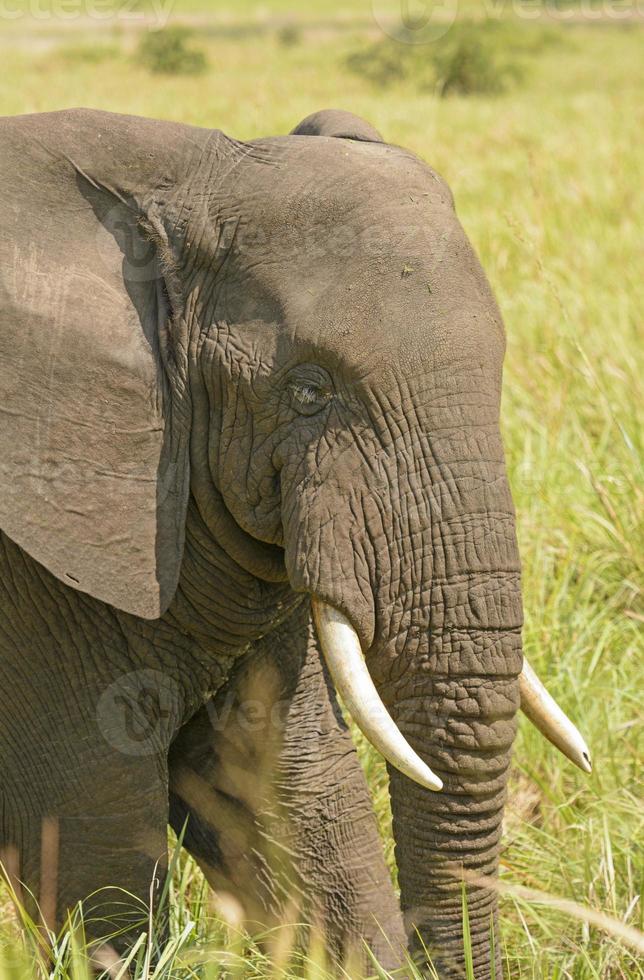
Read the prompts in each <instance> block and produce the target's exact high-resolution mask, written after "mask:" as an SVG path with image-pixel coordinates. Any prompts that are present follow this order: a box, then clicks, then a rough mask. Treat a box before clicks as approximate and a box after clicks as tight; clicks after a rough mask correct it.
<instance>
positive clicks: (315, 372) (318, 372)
mask: <svg viewBox="0 0 644 980" xmlns="http://www.w3.org/2000/svg"><path fill="white" fill-rule="evenodd" d="M288 392H289V399H290V403H291V406H292V407H293V408H294V409H295V411H296V412H298V413H299V414H300V415H315V414H316V412H319V411H321V410H322V409H323V408H324V407H325V405H328V403H329V401H330V400H331V398H332V397H333V384H332V382H331V378H330V377H329V375H328V374H327V372H326V371H323V370H322V369H321V368H317V367H316V368H314V369H311V368H309V370H308V371H305V370H302V369H299V370H297V371H296V372H294V373H293V374H292V375H291V377H290V378H289V381H288Z"/></svg>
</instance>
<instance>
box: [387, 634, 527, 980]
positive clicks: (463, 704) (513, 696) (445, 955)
mask: <svg viewBox="0 0 644 980" xmlns="http://www.w3.org/2000/svg"><path fill="white" fill-rule="evenodd" d="M410 664H411V668H410V669H411V672H412V673H413V674H414V675H415V682H414V684H413V691H408V692H405V693H403V694H402V695H401V696H400V697H396V696H395V697H394V701H393V703H392V704H391V708H390V710H391V714H392V716H393V718H394V720H395V721H396V724H397V725H398V728H399V729H400V731H401V733H402V734H403V735H404V737H405V738H406V739H407V741H408V742H409V744H410V745H411V746H412V748H413V749H414V750H415V751H416V752H417V753H418V754H419V755H420V757H421V758H422V759H423V760H424V761H425V762H426V763H427V764H428V765H429V766H430V767H431V769H432V770H433V771H434V772H435V773H436V774H437V775H438V776H439V777H440V779H441V780H442V781H443V789H442V791H441V792H439V793H431V792H428V791H427V790H426V789H425V788H423V787H422V786H420V785H418V784H417V783H415V782H411V781H410V780H409V779H407V778H405V777H404V776H403V775H401V774H400V772H399V771H397V770H395V769H394V768H393V767H391V766H390V769H389V772H390V791H391V801H392V811H393V820H394V837H395V840H396V859H397V863H398V869H399V880H400V888H401V903H402V910H403V914H404V916H405V921H406V925H407V930H408V934H409V935H410V942H411V948H412V950H418V951H422V947H423V946H425V947H426V948H427V949H428V950H429V952H430V954H431V956H432V961H433V962H434V964H435V966H436V967H437V969H438V971H439V975H440V977H441V980H447V978H452V977H454V978H456V977H458V978H462V977H464V976H465V975H466V973H465V963H466V956H467V955H468V954H467V953H466V952H464V928H463V922H464V898H465V901H466V910H467V919H468V922H469V931H470V936H471V956H472V963H473V967H474V976H475V977H476V980H488V978H496V977H497V976H498V977H500V976H501V967H500V961H499V960H498V956H499V953H498V950H499V945H500V944H499V943H498V941H497V942H496V944H495V947H494V948H495V949H496V954H494V953H492V952H491V942H490V939H491V930H494V934H495V935H497V932H496V916H497V901H496V894H495V892H494V890H493V889H490V888H488V887H485V886H484V885H481V884H479V883H477V881H476V878H477V877H478V876H483V877H485V878H488V877H494V876H495V875H496V874H497V870H498V860H499V843H500V837H501V825H502V818H503V806H504V801H505V792H506V783H507V776H508V769H509V765H510V755H511V746H512V741H513V739H514V735H515V731H516V712H517V709H518V707H519V683H518V671H519V670H520V666H521V639H520V631H519V629H517V628H509V629H507V630H504V629H501V628H498V629H496V630H494V631H492V630H481V631H473V630H470V631H465V632H463V634H462V635H459V634H458V632H453V631H448V632H442V633H440V634H437V635H431V636H430V637H429V643H428V645H427V648H426V649H425V650H423V651H422V652H420V653H418V654H416V655H415V656H414V657H412V659H411V661H410ZM430 665H431V666H430ZM421 678H422V679H421ZM493 958H495V959H496V961H497V962H496V963H493Z"/></svg>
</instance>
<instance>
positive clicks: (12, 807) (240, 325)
mask: <svg viewBox="0 0 644 980" xmlns="http://www.w3.org/2000/svg"><path fill="white" fill-rule="evenodd" d="M0 136H1V143H0V168H1V174H2V188H3V190H2V198H1V201H0V228H1V234H0V249H1V255H2V262H1V265H0V321H1V331H0V384H1V403H0V410H1V412H2V432H1V448H0V459H1V460H2V475H1V493H0V527H1V528H2V532H1V533H0V577H1V581H2V598H1V601H0V678H1V684H0V772H1V783H0V799H1V808H0V814H1V821H2V823H1V826H0V843H1V846H2V848H3V853H4V855H5V861H6V862H7V863H8V864H9V865H10V866H11V868H12V869H13V873H14V876H15V879H16V880H18V879H19V880H20V881H22V882H23V883H25V884H26V885H27V886H28V887H29V888H30V889H31V890H32V891H33V893H34V895H35V896H36V897H40V900H41V905H42V915H43V917H44V918H45V919H46V921H48V922H49V924H50V925H52V924H54V923H56V922H60V921H61V915H62V913H63V911H64V909H65V908H67V907H69V906H70V905H72V904H73V903H75V902H76V901H77V900H79V899H82V898H83V897H85V896H87V895H88V894H90V893H92V892H95V891H96V890H97V889H103V891H102V892H101V896H102V897H101V901H102V902H103V903H104V904H103V905H102V906H101V908H102V910H103V911H104V912H105V910H106V909H107V910H108V911H109V912H110V914H111V915H114V916H116V915H117V913H118V909H119V908H120V907H121V906H119V905H118V900H117V898H116V897H115V896H114V895H113V894H112V892H111V891H110V889H111V888H114V887H119V888H126V889H128V891H129V892H130V893H131V894H132V895H134V896H136V897H138V898H139V899H140V901H141V903H142V905H145V903H146V901H147V899H148V895H149V894H150V882H151V880H152V878H153V875H154V873H155V868H157V876H158V867H160V868H161V870H163V868H164V866H165V865H164V861H165V854H166V828H167V824H168V822H171V823H172V825H173V826H174V827H175V829H176V830H177V831H178V832H179V831H182V830H183V829H185V838H184V843H185V846H187V847H188V848H189V849H190V850H191V851H192V852H193V853H194V854H195V855H196V857H197V858H198V860H199V861H200V863H201V865H202V867H203V868H204V870H205V873H206V875H207V877H208V879H209V881H210V882H211V883H212V884H213V885H214V887H215V888H217V889H219V890H220V891H228V892H232V893H233V894H235V895H237V896H238V897H239V899H240V901H241V904H242V906H243V908H244V910H245V914H246V916H247V919H248V921H249V922H251V923H254V922H258V923H260V924H266V923H267V922H268V923H271V922H274V921H277V920H279V918H280V916H281V915H284V914H286V913H285V909H286V908H287V906H288V905H289V903H293V902H295V903H296V904H297V905H298V914H301V915H303V916H304V915H306V916H308V919H309V921H317V922H319V923H322V924H323V927H324V928H325V929H326V932H327V935H328V939H329V944H330V946H331V948H332V949H333V950H334V951H335V953H336V955H337V956H338V957H342V956H345V955H346V952H347V949H348V948H349V947H350V946H351V944H352V943H355V942H357V941H359V940H360V939H361V938H363V939H366V941H367V942H368V943H370V944H371V946H372V947H373V948H374V949H375V951H376V953H377V954H378V955H379V956H380V957H381V958H382V960H383V963H384V964H385V965H388V966H391V965H394V964H395V963H397V962H399V960H400V957H401V948H402V946H403V945H405V944H407V942H409V945H410V948H411V950H412V952H414V953H416V954H418V953H419V951H421V950H422V947H423V945H425V946H426V947H427V948H428V949H429V950H430V951H431V952H432V954H433V956H434V958H435V962H436V964H437V965H438V968H439V971H440V973H441V976H442V977H457V976H461V975H462V972H463V940H462V887H463V886H462V879H463V872H464V871H465V872H467V874H466V875H465V877H466V879H467V880H466V886H465V887H466V889H467V898H468V907H469V921H470V929H471V934H472V953H473V961H474V968H475V974H476V977H477V978H478V980H482V978H487V977H495V976H499V975H500V965H499V963H498V962H497V963H495V964H491V963H490V922H491V920H492V921H494V922H495V921H496V900H495V894H494V889H493V888H490V887H489V881H483V880H479V881H477V880H476V876H481V877H482V878H487V877H488V876H494V875H495V873H496V870H497V864H498V850H499V836H500V829H501V819H502V812H503V804H504V794H505V786H506V779H507V774H508V767H509V763H510V751H511V746H512V741H513V738H514V734H515V728H516V713H517V709H518V708H519V706H520V705H521V706H522V707H523V708H524V710H525V711H526V712H527V713H528V715H529V716H530V717H531V718H532V720H533V721H534V722H535V723H536V724H537V725H538V726H539V727H540V728H541V729H542V730H543V732H544V733H545V734H546V735H547V736H548V737H549V738H550V739H551V740H552V741H553V742H554V743H555V744H556V745H558V746H559V748H561V749H562V750H563V751H564V752H565V753H566V754H567V755H568V756H569V757H570V758H571V759H573V760H574V761H576V762H577V763H578V764H579V765H580V766H581V768H583V769H585V770H589V769H590V763H589V757H588V750H587V749H586V747H585V745H584V743H583V740H582V739H581V736H580V735H579V734H578V732H577V731H576V729H575V728H574V726H573V725H572V723H571V722H569V721H568V719H566V717H565V716H564V715H563V714H562V713H561V711H560V709H559V708H558V707H557V705H556V704H555V703H554V702H553V701H552V699H551V698H550V696H549V695H548V694H547V693H546V692H545V689H544V688H543V687H542V686H541V684H540V682H539V681H538V680H537V678H536V677H535V676H534V674H533V673H532V671H531V670H530V668H529V667H528V665H527V664H524V663H523V659H522V650H521V625H522V605H521V592H520V567H519V556H518V552H517V543H516V538H515V523H514V515H513V506H512V501H511V497H510V491H509V488H508V481H507V478H506V473H505V468H504V457H503V449H502V444H501V439H500V433H499V403H500V390H501V371H502V361H503V355H504V332H503V326H502V322H501V318H500V315H499V312H498V309H497V306H496V304H495V301H494V299H493V296H492V294H491V291H490V288H489V286H488V284H487V282H486V279H485V276H484V274H483V272H482V270H481V268H480V266H479V264H478V261H477V259H476V258H475V256H474V254H473V251H472V248H471V247H470V245H469V243H468V241H467V239H466V237H465V234H464V232H463V230H462V228H461V226H460V225H459V223H458V220H457V218H456V216H455V212H454V206H453V201H452V196H451V194H450V191H449V189H448V187H447V186H446V184H445V182H444V181H443V180H442V179H441V178H440V177H439V176H438V175H437V174H436V173H435V172H434V171H433V170H431V169H430V168H429V167H428V166H427V165H426V164H425V163H423V162H422V161H420V160H419V159H417V158H416V157H415V156H414V155H412V154H411V153H409V152H407V151H405V150H404V149H400V148H399V147H396V146H392V145H388V144H386V143H385V142H384V141H383V140H382V139H381V137H380V136H379V134H378V133H377V132H376V131H375V130H374V129H373V128H372V127H371V126H369V125H368V124H367V123H365V122H363V121H362V120H359V119H356V118H355V117H353V116H351V115H350V114H348V113H335V112H331V111H329V112H322V113H316V114H315V115H314V116H312V117H309V118H308V119H307V120H305V121H304V122H303V123H301V124H300V126H299V127H298V128H297V129H296V130H294V131H293V133H291V134H289V135H288V136H279V137H273V138H266V139H257V140H252V141H249V142H245V143H244V142H238V141H236V140H233V139H230V138H228V137H227V136H225V135H224V134H223V133H221V132H220V131H217V130H208V129H200V128H195V127H191V126H187V125H179V124H176V123H170V122H159V121H152V120H148V119H139V118H132V117H126V116H121V115H113V114H110V113H104V112H97V111H89V110H73V111H71V110H70V111H63V112H58V113H51V114H38V115H32V116H24V117H15V118H4V119H2V120H0ZM318 644H319V647H320V649H321V651H322V653H323V655H324V656H323V658H321V656H320V654H319V651H318ZM336 692H337V693H338V694H339V695H340V696H341V697H342V698H343V699H344V701H345V704H346V705H347V707H348V708H349V710H350V712H351V713H352V715H353V719H354V721H355V723H356V725H357V726H358V728H360V729H361V730H362V732H363V733H364V734H365V736H366V738H367V739H368V740H369V741H371V742H372V743H373V745H375V746H376V748H377V749H378V750H379V751H380V752H381V753H382V754H383V755H384V757H385V758H386V759H387V761H388V767H389V777H390V793H391V802H392V810H393V821H394V824H393V826H394V836H395V841H396V858H397V863H398V869H399V879H400V889H401V905H402V914H401V910H400V907H399V903H398V901H397V899H396V897H395V895H394V891H393V889H392V886H391V883H390V880H389V877H388V873H387V870H386V867H385V863H384V859H383V855H382V852H381V846H380V844H379V839H378V836H377V832H376V827H375V821H374V817H373V813H372V808H371V805H370V801H369V796H368V792H367V787H366V783H365V779H364V777H363V775H362V771H361V769H360V766H359V764H358V761H357V757H356V754H355V751H354V749H353V744H352V742H351V739H350V737H349V734H348V731H347V728H346V725H345V723H344V721H343V719H342V715H341V713H340V710H339V707H338V700H337V696H336ZM249 704H250V708H251V710H249ZM276 707H279V711H277V712H276V711H275V710H274V709H275V708H276ZM278 716H279V717H278ZM157 862H160V864H159V865H158V867H157ZM95 901H98V899H95ZM110 903H111V904H110ZM122 917H123V914H121V918H122ZM118 921H119V923H120V921H121V919H119V920H118ZM93 928H94V929H95V931H96V933H97V935H98V936H100V934H101V929H104V928H105V927H104V926H101V925H100V923H96V924H95V925H94V927H93ZM132 928H133V926H132ZM385 935H386V937H387V938H386V939H385ZM496 948H497V950H498V948H499V945H498V944H496Z"/></svg>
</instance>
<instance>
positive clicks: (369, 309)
mask: <svg viewBox="0 0 644 980" xmlns="http://www.w3.org/2000/svg"><path fill="white" fill-rule="evenodd" d="M427 237H428V236H425V238H424V239H423V238H422V237H419V239H418V241H417V242H416V244H415V245H414V247H413V248H411V249H409V250H408V251H404V250H402V249H401V250H398V249H397V248H395V247H394V248H392V249H391V250H389V251H388V250H386V251H384V252H378V253H376V254H368V253H366V252H364V251H360V250H357V251H356V250H353V249H342V250H339V252H336V253H333V254H317V255H307V254H306V253H305V252H304V251H303V252H302V253H300V254H299V255H297V256H295V255H294V256H292V257H291V259H290V261H289V262H288V263H281V262H276V261H274V260H273V261H271V262H269V263H267V264H266V267H265V268H260V267H258V266H256V267H255V270H254V274H255V275H256V277H257V279H258V280H259V281H260V282H261V291H262V293H264V294H269V295H270V296H272V297H273V299H274V301H275V306H276V308H278V309H279V311H280V327H281V329H282V330H283V331H284V333H285V335H286V336H287V337H288V338H292V339H293V340H294V341H295V342H296V344H301V345H303V346H304V347H305V348H306V349H311V350H313V351H317V352H319V353H320V354H328V355H330V356H331V357H332V358H333V359H338V360H340V361H341V362H342V363H343V364H347V365H351V364H352V363H353V364H354V365H355V367H356V369H357V371H358V372H359V373H364V372H367V371H372V370H375V369H376V368H378V367H380V366H383V365H384V366H386V365H387V364H389V363H392V362H393V363H395V365H396V367H397V368H398V369H402V370H404V371H417V370H423V369H425V368H428V367H436V366H440V365H441V364H445V363H452V362H453V361H454V360H455V359H457V358H459V357H472V356H473V357H476V358H477V359H479V360H480V359H481V358H485V359H487V360H489V361H490V363H493V364H500V362H501V360H502V358H503V352H504V346H505V342H504V334H503V326H502V321H501V317H500V314H499V311H498V308H497V306H496V303H495V301H494V298H493V296H492V293H491V291H490V288H489V286H488V284H487V281H486V279H485V277H484V275H483V273H482V270H481V268H480V265H479V263H478V261H477V260H476V257H475V256H474V254H473V252H472V250H471V248H470V246H469V244H468V242H467V240H466V239H465V236H464V234H463V232H462V231H461V229H460V228H459V227H457V228H456V229H455V230H453V231H452V235H451V237H450V239H449V241H446V242H445V243H444V244H443V246H442V251H441V252H440V253H439V254H437V253H436V251H435V249H434V248H433V247H432V246H433V245H434V242H432V241H430V242H429V243H428V242H427ZM424 246H425V247H424Z"/></svg>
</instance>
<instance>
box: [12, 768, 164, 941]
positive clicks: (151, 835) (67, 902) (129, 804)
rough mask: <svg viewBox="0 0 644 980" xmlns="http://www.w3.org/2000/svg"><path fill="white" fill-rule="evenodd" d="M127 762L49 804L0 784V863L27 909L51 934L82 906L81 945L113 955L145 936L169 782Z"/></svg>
mask: <svg viewBox="0 0 644 980" xmlns="http://www.w3.org/2000/svg"><path fill="white" fill-rule="evenodd" d="M128 761H129V765H128ZM128 761H126V760H123V762H122V764H124V765H125V766H126V767H127V774H125V773H120V774H119V775H118V777H117V778H114V776H113V774H114V769H113V768H112V763H111V761H110V760H107V759H105V760H104V764H101V765H98V764H97V765H96V767H95V768H93V769H91V770H88V771H87V772H85V773H84V778H83V780H82V781H80V782H79V781H76V780H74V783H75V785H74V795H73V797H72V796H70V797H68V798H67V799H64V800H61V799H58V800H57V801H56V802H55V803H54V804H52V805H51V806H48V805H47V804H46V803H45V802H43V801H41V800H38V799H37V798H36V799H35V800H34V794H33V793H31V792H25V791H24V788H18V789H16V788H15V787H14V786H11V785H6V784H5V785H4V786H3V791H2V794H1V797H2V798H1V799H0V809H1V810H2V812H3V817H4V820H3V828H2V832H1V833H0V860H2V862H3V864H4V865H5V868H6V869H7V871H8V873H9V876H10V878H11V879H12V885H13V887H14V888H15V890H16V892H17V895H18V898H19V899H20V902H21V904H22V905H23V906H24V907H25V909H26V911H27V912H28V913H29V914H30V915H31V916H32V917H33V918H34V919H35V920H36V921H40V922H42V923H43V924H44V925H46V926H47V927H48V928H49V929H53V930H57V929H59V928H60V927H61V926H63V925H64V924H65V918H66V914H67V912H68V911H69V910H72V909H73V908H74V907H75V905H76V904H77V903H78V902H81V901H82V903H83V919H84V923H85V930H86V933H87V936H88V938H89V939H91V940H103V939H106V938H107V937H112V936H114V937H115V941H114V946H115V948H117V949H119V950H122V949H124V948H125V947H126V946H127V945H128V943H129V942H130V941H131V940H132V939H133V937H134V936H135V935H136V934H137V933H138V932H139V931H140V929H141V927H143V928H145V922H146V920H147V917H148V911H149V902H150V897H151V896H152V900H153V902H154V896H155V895H156V894H158V893H159V892H158V889H159V884H160V883H161V882H162V881H163V878H164V874H165V869H166V866H167V841H166V826H167V783H166V782H165V781H163V780H161V779H159V776H158V773H157V772H156V769H155V767H150V765H149V763H148V765H146V766H143V765H136V764H135V765H132V763H131V760H128ZM117 933H118V934H119V935H118V936H117V935H116V934H117Z"/></svg>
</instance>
